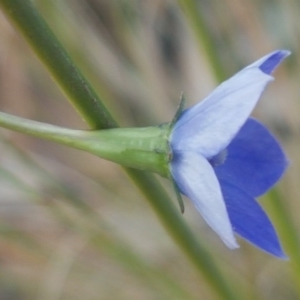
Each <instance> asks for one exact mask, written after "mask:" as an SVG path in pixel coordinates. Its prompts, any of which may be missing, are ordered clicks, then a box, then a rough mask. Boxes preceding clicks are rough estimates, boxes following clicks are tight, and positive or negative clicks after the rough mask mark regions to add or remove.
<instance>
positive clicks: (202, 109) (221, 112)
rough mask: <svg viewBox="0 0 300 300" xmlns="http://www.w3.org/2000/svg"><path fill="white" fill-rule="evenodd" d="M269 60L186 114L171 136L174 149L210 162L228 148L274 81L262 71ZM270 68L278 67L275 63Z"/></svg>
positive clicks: (239, 73) (218, 90)
mask: <svg viewBox="0 0 300 300" xmlns="http://www.w3.org/2000/svg"><path fill="white" fill-rule="evenodd" d="M271 57H272V56H271ZM269 60H270V55H269V56H266V57H265V58H264V60H263V59H260V60H259V62H260V63H259V64H258V63H257V62H256V63H254V64H253V65H252V66H251V67H250V66H248V67H246V68H245V69H243V70H242V71H240V72H238V73H237V74H236V75H234V76H233V77H231V78H230V79H229V80H227V81H225V82H223V83H222V84H221V85H220V86H219V87H217V88H216V89H215V90H214V91H213V92H212V93H211V94H210V95H209V96H208V97H207V98H206V99H204V100H203V101H202V102H200V103H198V104H196V105H195V106H193V107H192V108H189V109H187V110H186V111H184V112H183V114H182V115H181V116H180V117H179V119H178V121H177V122H176V124H175V126H174V129H173V131H172V134H171V146H172V149H173V150H177V151H181V150H186V151H187V150H194V151H197V152H198V153H200V154H202V155H203V156H204V157H206V158H211V157H212V156H214V155H216V154H218V153H219V152H220V151H221V150H222V149H224V148H226V147H227V146H228V144H229V143H230V141H231V140H232V139H233V137H234V136H235V135H236V133H237V132H238V131H239V130H240V128H241V127H242V125H243V124H244V123H245V121H246V120H247V118H248V117H249V115H250V114H251V112H252V110H253V108H254V106H255V105H256V103H257V101H258V100H259V98H260V96H261V94H262V92H263V91H264V89H265V87H266V85H267V84H268V83H269V82H270V81H272V80H273V77H271V76H269V75H267V74H266V73H264V72H262V70H261V69H260V66H264V64H267V62H268V61H269ZM279 62H280V60H278V61H277V63H279ZM270 65H272V68H274V67H275V59H272V64H271V63H270ZM263 68H264V69H268V70H269V69H270V67H268V68H267V67H263Z"/></svg>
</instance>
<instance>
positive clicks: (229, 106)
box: [170, 50, 290, 258]
mask: <svg viewBox="0 0 300 300" xmlns="http://www.w3.org/2000/svg"><path fill="white" fill-rule="evenodd" d="M289 54H290V52H289V51H286V50H279V51H275V52H272V53H270V54H269V55H266V56H264V57H263V58H261V59H259V60H258V61H256V62H254V63H253V64H251V65H249V66H248V67H246V68H244V69H243V70H241V71H240V72H238V73H237V74H235V75H234V76H233V77H231V78H230V79H229V80H227V81H225V82H223V83H222V84H221V85H220V86H219V87H217V88H216V89H215V90H214V91H213V92H212V93H211V94H210V95H209V96H208V97H207V98H206V99H204V100H203V101H201V102H200V103H198V104H196V105H195V106H193V107H191V108H189V109H187V110H185V111H183V113H182V114H181V115H180V117H179V118H178V120H177V122H176V123H175V125H174V127H173V130H172V132H171V135H170V146H171V149H172V155H173V156H172V160H171V164H170V170H171V174H172V177H173V179H174V181H175V183H176V185H177V187H178V189H179V191H180V192H181V193H182V194H184V195H186V196H187V197H188V198H190V199H191V200H192V202H193V203H194V205H195V206H196V208H197V210H198V211H199V212H200V214H201V215H202V217H203V218H204V219H205V221H206V222H207V223H208V225H209V226H210V227H211V228H212V229H213V230H214V231H215V232H216V233H217V234H218V235H219V236H220V238H221V239H222V240H223V241H224V243H225V244H226V245H227V246H228V247H229V248H232V249H233V248H237V247H239V246H238V244H237V242H236V239H235V236H234V232H235V233H237V234H238V235H239V236H241V237H242V238H244V239H246V240H247V241H249V242H251V243H253V244H254V245H256V246H257V247H259V248H261V249H263V250H264V251H266V252H268V253H271V254H273V255H275V256H277V257H280V258H285V257H286V256H285V254H284V252H283V250H282V248H281V246H280V243H279V240H278V237H277V234H276V232H275V230H274V228H273V225H272V223H271V222H270V220H269V218H268V217H267V215H266V214H265V212H264V211H263V209H262V208H261V207H260V205H259V204H258V203H257V201H256V199H255V198H256V197H258V196H260V195H262V194H264V193H265V192H266V191H267V190H268V189H269V188H271V187H272V186H273V185H274V184H275V183H276V182H277V181H278V179H279V178H280V177H281V176H282V174H283V172H284V170H285V169H286V167H287V164H288V162H287V158H286V156H285V154H284V153H283V151H282V149H281V147H280V145H279V144H278V142H277V141H276V139H275V138H274V137H273V136H272V135H271V134H270V133H269V131H268V130H267V129H266V128H265V127H264V126H263V125H262V124H260V123H259V122H258V121H256V120H254V119H252V118H249V115H250V114H251V112H252V110H253V108H254V106H255V105H256V103H257V101H258V100H259V98H260V96H261V94H262V92H263V91H264V89H265V87H266V86H267V84H268V83H269V82H270V81H272V80H273V77H272V76H271V75H270V74H271V73H272V72H273V70H274V69H275V68H276V67H277V66H278V65H279V63H280V62H281V61H282V60H283V59H284V58H285V57H286V56H288V55H289Z"/></svg>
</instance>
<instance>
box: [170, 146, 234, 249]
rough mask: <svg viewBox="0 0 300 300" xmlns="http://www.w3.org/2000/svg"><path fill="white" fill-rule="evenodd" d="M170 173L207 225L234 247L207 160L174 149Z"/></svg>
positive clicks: (226, 217) (231, 233)
mask: <svg viewBox="0 0 300 300" xmlns="http://www.w3.org/2000/svg"><path fill="white" fill-rule="evenodd" d="M171 173H172V176H173V179H174V181H175V182H176V185H177V186H178V188H179V190H180V192H181V193H182V194H184V195H186V196H187V197H189V198H190V199H191V200H192V202H193V203H194V205H195V207H196V208H197V210H198V211H199V212H200V214H201V215H202V217H203V218H204V219H205V221H206V222H207V223H208V225H209V226H210V227H211V228H212V229H213V230H214V231H215V232H216V233H217V234H218V235H219V236H220V238H221V239H222V240H223V242H224V243H225V244H226V245H227V246H228V247H229V248H237V247H238V245H237V243H236V240H235V237H234V233H233V230H232V227H231V223H230V221H229V217H228V213H227V210H226V207H225V203H224V200H223V196H222V193H221V188H220V184H219V181H218V179H217V177H216V175H215V172H214V170H213V168H212V167H211V165H210V164H209V162H208V161H207V160H206V159H205V158H204V157H202V156H200V155H198V154H197V153H194V152H184V153H180V152H176V153H174V156H173V159H172V161H171Z"/></svg>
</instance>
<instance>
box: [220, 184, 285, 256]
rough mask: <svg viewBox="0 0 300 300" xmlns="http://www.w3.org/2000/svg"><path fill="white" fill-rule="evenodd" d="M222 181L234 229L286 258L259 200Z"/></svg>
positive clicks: (272, 252) (264, 248)
mask: <svg viewBox="0 0 300 300" xmlns="http://www.w3.org/2000/svg"><path fill="white" fill-rule="evenodd" d="M220 183H221V188H222V192H223V196H224V199H225V203H226V207H227V211H228V214H229V218H230V221H231V224H232V227H233V229H234V231H235V232H236V233H237V234H238V235H240V236H241V237H243V238H244V239H246V240H247V241H249V242H251V243H252V244H254V245H255V246H257V247H259V248H261V249H262V250H264V251H266V252H268V253H271V254H273V255H275V256H277V257H279V258H286V255H285V254H284V252H283V250H282V248H281V245H280V243H279V239H278V237H277V234H276V232H275V229H274V227H273V225H272V223H271V222H270V220H269V218H268V216H267V215H266V213H265V212H264V211H263V209H262V208H261V207H260V206H259V204H258V203H257V201H256V200H255V199H254V198H252V197H251V196H249V195H247V194H246V193H244V192H243V191H242V190H240V189H239V188H237V187H236V186H234V185H232V184H229V183H226V182H225V181H221V182H220Z"/></svg>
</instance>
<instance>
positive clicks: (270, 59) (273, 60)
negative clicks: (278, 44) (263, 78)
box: [247, 50, 291, 74]
mask: <svg viewBox="0 0 300 300" xmlns="http://www.w3.org/2000/svg"><path fill="white" fill-rule="evenodd" d="M290 54H291V52H290V51H288V50H277V51H274V52H272V53H269V54H268V55H266V56H264V57H262V58H261V59H259V60H257V61H256V62H254V63H253V64H251V65H250V66H248V67H247V68H252V67H258V68H260V69H261V70H262V71H263V72H264V73H266V74H271V73H272V72H273V71H274V69H275V68H276V67H277V66H278V65H279V64H280V62H281V61H282V60H283V59H284V58H286V57H287V56H289V55H290Z"/></svg>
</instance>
